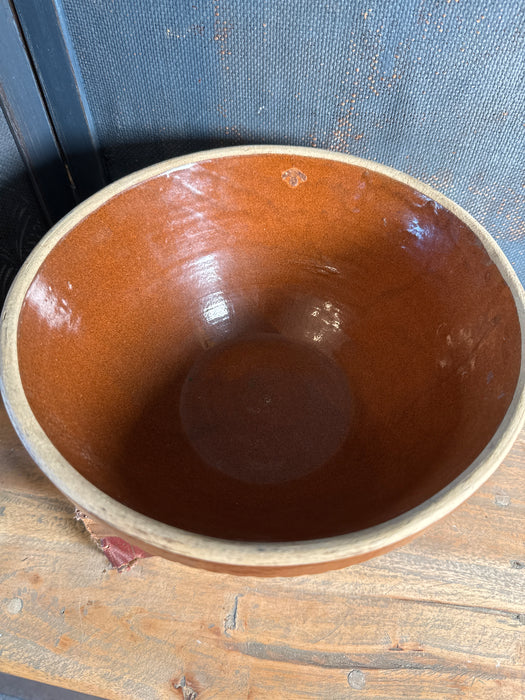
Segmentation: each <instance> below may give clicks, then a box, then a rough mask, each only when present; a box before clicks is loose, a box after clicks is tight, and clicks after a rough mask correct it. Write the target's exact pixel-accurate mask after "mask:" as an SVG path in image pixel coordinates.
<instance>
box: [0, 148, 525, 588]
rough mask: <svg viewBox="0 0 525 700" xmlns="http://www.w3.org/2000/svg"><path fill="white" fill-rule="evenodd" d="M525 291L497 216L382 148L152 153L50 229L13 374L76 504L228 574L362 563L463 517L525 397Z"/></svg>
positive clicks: (13, 332) (22, 420) (6, 342)
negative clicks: (410, 170)
mask: <svg viewBox="0 0 525 700" xmlns="http://www.w3.org/2000/svg"><path fill="white" fill-rule="evenodd" d="M523 319H524V295H523V291H522V289H521V287H520V284H519V282H518V280H517V278H516V276H515V274H514V273H513V271H512V269H511V267H510V265H509V264H508V262H507V261H506V259H505V258H504V256H503V254H502V252H501V251H500V249H499V248H498V247H497V245H496V244H495V242H494V240H493V239H492V238H491V237H490V236H489V235H488V233H487V232H486V231H485V230H484V229H483V228H482V227H481V226H480V225H479V224H478V223H477V222H476V221H475V220H473V219H472V218H471V217H470V216H469V215H468V214H467V213H466V212H465V211H463V210H462V209H460V208H459V207H458V206H457V205H455V204H454V203H452V202H451V201H450V200H448V199H447V198H446V197H444V196H442V195H441V194H439V193H438V192H436V191H434V190H431V189H430V188H429V187H427V186H425V185H423V184H421V183H420V182H417V181H416V180H414V179H413V178H411V177H408V176H407V175H404V174H402V173H399V172H396V171H394V170H391V169H389V168H386V167H384V166H381V165H378V164H376V163H372V162H368V161H363V160H360V159H358V158H353V157H350V156H346V155H341V154H336V153H331V152H323V151H318V150H314V149H303V148H284V147H283V148H281V147H239V148H230V149H222V150H217V151H210V152H205V153H199V154H196V155H192V156H187V157H183V158H176V159H174V160H171V161H167V162H164V163H161V164H159V165H155V166H153V167H150V168H146V169H145V170H142V171H140V172H138V173H136V174H133V175H131V176H129V177H127V178H124V179H123V180H120V181H119V182H116V183H115V184H113V185H110V186H109V187H107V188H106V189H104V190H102V191H101V192H99V193H98V194H96V195H95V196H93V197H92V198H91V199H89V200H88V201H86V202H84V203H83V204H81V205H80V206H79V207H77V208H76V209H75V210H73V211H72V212H71V213H70V214H68V215H67V216H66V217H65V218H64V219H63V220H62V221H60V222H59V223H58V224H57V225H56V226H55V227H54V228H53V229H52V231H51V232H50V233H49V234H48V235H47V236H46V237H45V238H44V240H43V241H42V242H41V243H40V244H39V245H38V246H37V248H36V249H35V251H34V252H33V254H32V255H31V257H30V258H29V260H28V261H27V262H26V264H25V265H24V267H23V268H22V270H21V272H20V274H19V276H18V277H17V279H16V281H15V283H14V286H13V287H12V290H11V292H10V294H9V297H8V300H7V302H6V305H5V307H4V312H3V318H2V346H1V349H2V360H1V373H2V391H3V396H4V399H5V404H6V406H7V410H8V412H9V415H10V417H11V420H12V421H13V423H14V426H15V428H16V430H17V431H18V434H19V436H20V438H21V439H22V441H23V443H24V445H25V446H26V448H27V450H28V451H29V453H30V454H31V456H32V457H33V459H34V460H35V462H36V463H37V464H38V465H39V466H40V467H41V469H42V470H43V471H44V472H45V473H46V474H47V475H48V476H49V478H50V479H51V480H52V481H53V483H54V484H56V486H57V487H58V488H59V489H60V490H61V491H62V492H63V493H64V494H65V495H66V496H68V497H69V498H70V499H71V500H72V501H73V502H74V503H75V504H77V506H78V507H79V508H80V509H81V510H82V511H84V512H86V513H88V514H90V515H91V516H93V517H94V518H95V519H98V520H99V521H101V522H102V523H104V524H105V526H106V527H107V528H108V529H110V530H111V531H112V532H115V533H118V534H120V535H121V536H122V537H124V538H125V539H127V540H128V541H131V542H132V543H135V544H137V545H138V546H140V547H142V548H143V549H145V550H146V551H149V552H152V553H157V554H161V555H162V556H165V557H169V558H172V559H174V560H177V561H182V562H185V563H188V564H193V565H196V566H202V567H206V568H210V569H214V570H219V571H230V572H235V573H257V574H265V575H271V574H296V573H305V572H311V571H320V570H325V569H329V568H334V567H340V566H344V565H346V564H349V563H353V562H357V561H362V560H363V559H366V558H369V557H371V556H373V555H375V554H378V553H381V552H384V551H386V550H388V549H390V548H392V547H393V546H395V545H397V544H399V543H401V542H403V541H406V540H408V539H410V538H411V537H412V536H414V535H415V534H416V533H417V532H419V531H421V530H423V529H424V528H426V527H427V526H429V525H431V524H432V523H433V522H435V521H436V520H438V519H439V518H441V517H442V516H444V515H446V514H447V513H450V512H451V511H452V510H453V509H454V508H456V506H458V505H459V504H460V503H461V502H462V501H464V500H465V499H466V498H467V497H468V496H469V495H470V494H472V493H473V491H474V490H475V489H477V488H478V487H479V486H480V484H482V483H483V482H484V481H485V480H486V479H487V478H488V477H489V476H490V474H491V473H492V472H493V471H494V470H495V469H496V467H497V466H498V464H499V463H500V462H501V460H502V459H503V457H504V455H505V454H506V452H507V451H508V450H509V448H510V446H511V445H512V442H513V440H514V439H515V437H516V435H517V433H518V431H519V429H520V426H521V424H522V422H523V414H524V373H523V370H522V344H523V340H522V331H521V328H522V327H523Z"/></svg>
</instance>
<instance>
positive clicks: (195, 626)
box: [0, 408, 525, 700]
mask: <svg viewBox="0 0 525 700" xmlns="http://www.w3.org/2000/svg"><path fill="white" fill-rule="evenodd" d="M524 477H525V432H523V433H522V434H521V436H520V438H519V439H518V441H517V443H516V444H515V446H514V448H513V450H512V452H511V453H510V455H509V456H508V457H507V459H506V460H505V463H504V464H503V465H502V466H501V467H500V469H499V470H498V471H497V472H496V474H495V475H494V476H493V477H492V478H491V479H490V480H489V481H488V482H487V484H485V486H484V487H483V488H482V489H481V490H480V491H479V492H478V493H477V494H475V495H474V496H473V497H472V498H471V499H470V500H469V501H468V502H467V503H466V504H465V505H463V506H462V507H461V508H459V509H458V510H457V511H456V512H455V513H453V514H452V515H451V516H449V517H448V518H446V519H445V520H443V521H442V522H440V523H438V524H437V525H435V526H434V527H432V528H431V529H429V530H428V531H427V532H426V533H425V534H424V535H421V536H420V537H419V538H417V539H416V540H415V541H414V542H413V543H411V544H410V545H406V546H405V547H403V548H401V549H398V550H397V551H394V552H392V553H390V554H387V555H385V556H382V557H379V558H377V559H373V560H371V561H369V562H367V563H365V564H361V565H358V566H354V567H351V568H348V569H345V570H342V571H336V572H332V573H328V574H322V575H318V576H302V577H297V578H290V579H285V578H278V579H257V578H237V577H234V576H226V575H222V574H212V573H207V572H202V571H197V570H193V569H190V568H186V567H184V566H181V565H177V564H173V563H170V562H168V561H164V560H162V559H159V558H156V557H153V558H151V559H145V560H142V561H139V562H138V563H137V564H135V565H134V566H133V567H132V568H131V569H130V570H129V571H126V572H122V573H119V572H118V571H117V570H115V569H111V567H110V566H109V564H108V562H107V560H106V558H105V556H104V555H103V554H102V553H101V552H100V551H99V550H97V549H96V547H95V546H94V545H93V543H92V542H91V540H90V538H89V536H88V535H87V533H86V532H85V531H84V529H83V526H82V525H81V524H79V523H77V522H75V520H74V518H73V507H72V506H71V505H70V504H69V503H68V501H66V499H65V498H63V497H62V496H61V494H60V493H59V492H58V491H57V490H56V489H55V488H54V487H53V486H52V485H51V484H50V483H49V481H48V480H47V479H46V478H45V477H44V476H43V475H42V474H41V473H40V471H39V470H38V469H37V467H36V466H34V464H33V463H32V462H31V460H30V459H29V457H28V456H27V455H26V453H25V451H24V449H23V447H22V446H21V444H20V442H19V440H18V438H17V437H16V435H15V433H14V431H13V429H12V428H11V425H10V423H9V422H8V419H7V417H6V414H5V412H4V410H3V408H2V409H1V410H0V548H1V549H0V635H1V636H0V671H3V672H5V673H11V674H15V675H18V676H23V677H26V678H31V679H35V680H40V681H45V682H47V683H52V684H54V685H59V686H62V687H66V688H71V689H74V690H81V691H83V692H86V693H92V694H94V695H98V696H101V697H103V698H108V699H113V698H118V699H119V700H120V699H124V698H125V699H126V700H134V699H135V698H137V699H139V700H153V699H156V698H166V700H170V699H176V698H183V700H205V698H234V699H236V698H271V699H272V700H280V699H281V698H283V699H285V698H327V699H329V700H337V699H339V698H385V699H388V700H392V699H395V698H404V699H406V698H425V699H431V698H447V699H448V698H456V697H458V698H459V697H461V698H476V699H479V698H487V699H489V698H490V700H503V699H506V698H512V699H513V700H514V699H518V698H524V697H525V478H524Z"/></svg>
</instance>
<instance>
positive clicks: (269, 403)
mask: <svg viewBox="0 0 525 700" xmlns="http://www.w3.org/2000/svg"><path fill="white" fill-rule="evenodd" d="M351 408H352V402H351V400H350V394H349V389H348V382H347V379H346V376H345V374H344V372H343V371H342V370H341V369H340V368H339V367H338V365H337V364H336V363H335V362H334V361H333V360H332V359H330V358H329V357H328V356H327V355H325V354H323V353H321V352H320V351H318V350H317V349H316V348H315V347H312V345H307V344H306V343H300V342H297V341H294V340H290V339H287V338H284V337H283V336H280V335H277V334H271V333H264V334H258V335H255V336H252V337H248V338H243V339H235V340H230V341H226V342H224V343H221V344H219V345H218V346H215V347H213V348H211V349H209V350H207V351H206V352H205V353H204V355H202V356H201V357H200V358H199V359H198V361H197V362H196V363H195V365H194V366H193V367H192V369H191V370H190V372H189V373H188V376H187V377H186V380H185V382H184V385H183V388H182V392H181V418H182V425H183V428H184V431H185V433H186V436H187V438H188V439H189V441H190V443H191V445H192V446H193V448H194V449H195V451H196V452H197V453H198V455H199V457H200V458H201V459H202V460H203V461H204V462H205V463H206V464H207V465H208V466H210V467H214V468H216V469H218V470H220V471H221V472H224V473H225V474H227V475H228V476H231V477H234V478H236V479H239V480H240V481H243V482H247V483H254V484H278V483H282V482H285V481H289V480H291V479H297V478H300V477H302V476H304V475H306V474H308V473H310V472H312V471H314V470H315V469H317V468H319V467H321V466H322V465H323V464H325V463H326V462H327V461H328V460H329V459H330V458H331V457H332V456H333V455H334V454H335V453H336V452H337V451H338V450H339V449H340V447H341V446H342V444H343V442H344V441H345V439H346V437H347V435H348V430H349V426H350V418H351Z"/></svg>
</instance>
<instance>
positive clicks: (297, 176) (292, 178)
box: [281, 168, 308, 187]
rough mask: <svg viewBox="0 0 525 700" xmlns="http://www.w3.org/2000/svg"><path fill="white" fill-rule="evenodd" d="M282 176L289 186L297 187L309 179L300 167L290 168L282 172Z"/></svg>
mask: <svg viewBox="0 0 525 700" xmlns="http://www.w3.org/2000/svg"><path fill="white" fill-rule="evenodd" d="M281 178H282V179H283V180H284V181H285V182H286V184H287V185H288V187H297V186H298V185H300V184H301V183H303V182H306V180H307V179H308V178H307V177H306V175H305V174H304V173H303V172H301V171H300V170H299V169H298V168H290V169H289V170H285V171H284V172H283V173H281Z"/></svg>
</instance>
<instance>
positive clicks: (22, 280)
mask: <svg viewBox="0 0 525 700" xmlns="http://www.w3.org/2000/svg"><path fill="white" fill-rule="evenodd" d="M268 153H272V154H282V155H288V156H301V157H303V156H306V157H309V158H324V159H328V160H332V161H338V162H342V163H348V164H349V165H357V166H361V167H365V168H367V169H369V170H372V171H374V172H378V173H381V174H383V175H386V176H388V177H390V178H393V179H394V180H398V181H400V182H403V183H405V184H407V185H409V186H410V187H412V188H414V189H415V190H417V191H419V192H421V193H422V194H423V195H425V196H427V197H429V198H431V199H433V200H435V201H436V202H438V203H439V204H441V205H442V206H444V207H446V208H447V209H449V210H450V211H452V212H453V213H454V214H455V215H456V216H457V217H458V218H459V219H461V220H462V221H463V222H464V223H465V224H466V225H467V226H468V227H469V228H470V229H471V230H472V231H473V232H474V233H475V234H476V235H477V236H478V238H479V239H480V240H481V242H482V243H483V245H484V247H485V249H486V250H487V252H488V254H489V255H490V257H491V258H492V260H493V261H494V262H495V263H496V265H497V267H498V268H499V270H500V272H501V274H502V276H503V278H504V279H505V280H506V282H507V284H508V285H509V287H510V289H511V291H512V293H513V296H514V300H515V303H516V307H517V310H518V315H519V319H520V326H521V328H522V329H524V328H525V293H524V291H523V288H522V286H521V284H520V282H519V280H518V278H517V276H516V274H515V272H514V271H513V269H512V267H511V266H510V263H509V262H508V261H507V259H506V258H505V256H504V254H503V252H502V251H501V250H500V248H499V246H498V245H497V244H496V242H495V241H494V240H493V238H492V237H491V236H490V235H489V234H488V233H487V231H486V230H485V229H484V228H483V227H482V226H481V225H480V224H479V223H478V222H477V221H476V220H475V219H473V218H472V217H471V216H470V215H469V214H468V213H467V212H466V211H464V210H463V209H462V208H461V207H459V206H458V205H457V204H455V203H454V202H452V201H451V200H450V199H448V198H447V197H445V196H443V195H442V194H440V193H439V192H437V191H436V190H434V189H433V188H431V187H428V186H427V185H425V184H423V183H421V182H419V181H418V180H416V179H414V178H412V177H410V176H409V175H405V174H404V173H401V172H398V171H397V170H394V169H392V168H389V167H386V166H384V165H379V164H378V163H374V162H372V161H368V160H363V159H361V158H356V157H354V156H349V155H344V154H340V153H333V152H331V151H323V150H320V149H314V148H295V147H286V146H239V147H233V148H222V149H216V150H211V151H203V152H201V153H197V154H193V155H189V156H183V157H179V158H173V159H171V160H167V161H164V162H162V163H158V164H156V165H153V166H151V167H148V168H145V169H143V170H140V171H138V172H136V173H133V174H132V175H129V176H128V177H125V178H122V179H121V180H119V181H117V182H115V183H113V184H111V185H109V186H108V187H105V188H104V189H103V190H101V191H100V192H97V193H96V194H95V195H93V196H92V197H90V198H89V199H88V200H86V201H85V202H83V203H82V204H80V205H79V206H77V207H76V208H75V209H73V211H71V212H70V213H69V214H67V216H65V217H64V218H63V219H62V220H61V221H59V222H58V223H57V224H56V225H55V226H54V227H53V228H52V229H51V230H50V231H49V233H48V234H47V235H46V236H45V237H44V238H43V239H42V241H41V242H40V243H39V244H38V245H37V246H36V248H35V249H34V251H33V253H32V254H31V255H30V257H29V258H28V260H27V261H26V262H25V264H24V265H23V267H22V268H21V270H20V272H19V274H18V275H17V277H16V279H15V281H14V283H13V285H12V287H11V290H10V292H9V295H8V297H7V300H6V302H5V305H4V309H3V312H2V325H1V338H0V353H1V357H0V363H1V366H0V389H1V391H2V395H3V398H4V402H5V405H6V408H7V411H8V414H9V416H10V418H11V421H12V423H13V425H14V427H15V429H16V431H17V433H18V435H19V437H20V439H21V441H22V443H23V444H24V446H25V448H26V449H27V451H28V452H29V454H30V455H31V457H32V458H33V460H34V461H35V462H36V463H37V465H38V466H39V467H40V468H41V469H42V471H43V472H44V473H45V474H46V475H47V476H48V477H49V479H50V480H51V481H52V482H53V483H54V484H55V486H57V488H58V489H60V491H62V493H64V494H65V495H66V496H67V497H68V498H70V499H71V500H72V501H73V502H74V503H76V504H77V505H78V506H79V507H80V508H83V509H85V510H86V512H88V513H90V514H92V515H94V516H95V517H97V518H100V519H101V520H103V521H104V522H105V523H106V524H108V525H110V526H113V527H114V528H116V529H117V530H119V531H121V532H122V533H127V534H128V535H129V536H130V537H133V538H136V539H138V540H141V541H142V542H144V544H145V545H146V546H147V545H151V546H152V547H155V548H160V549H163V550H165V551H166V552H170V553H172V554H173V555H175V557H176V556H177V555H179V556H183V557H190V558H193V559H199V560H204V561H208V562H212V563H215V564H219V565H220V564H225V565H237V566H250V567H286V566H301V565H312V564H320V563H323V562H330V561H335V560H340V559H346V558H350V557H357V556H360V555H363V554H366V553H369V552H373V551H375V550H377V549H380V548H383V547H389V546H393V545H395V544H396V543H397V542H400V541H401V540H404V539H406V538H409V537H411V536H412V535H415V534H416V533H418V532H420V531H421V530H423V529H424V528H426V527H428V526H429V525H431V524H432V523H434V522H436V521H437V520H439V519H440V518H442V517H443V516H445V515H447V514H448V513H450V512H451V511H452V510H454V508H456V507H457V506H458V505H460V504H461V503H462V502H463V501H465V500H466V499H467V498H468V497H469V496H470V495H471V494H472V493H474V491H476V489H478V488H479V487H480V486H481V484H483V483H484V482H485V481H486V480H487V479H488V478H489V476H490V475H491V474H492V473H493V472H494V471H495V470H496V468H497V467H498V465H499V464H500V463H501V462H502V461H503V459H504V457H505V455H506V454H507V453H508V451H509V450H510V448H511V446H512V444H513V442H514V440H515V439H516V437H517V435H518V433H519V431H520V429H521V426H522V425H523V422H524V420H525V391H524V386H525V369H524V362H523V360H522V364H521V371H520V376H519V380H518V385H517V387H516V391H515V393H514V397H513V400H512V402H511V404H510V407H509V409H508V411H507V413H506V415H505V418H504V419H503V421H502V423H501V424H500V426H499V428H498V430H497V431H496V433H495V434H494V436H493V438H492V440H491V441H490V443H489V444H488V445H487V446H486V448H485V449H484V450H483V452H482V453H481V454H480V455H479V456H478V458H477V459H476V460H475V461H474V462H473V463H472V464H471V465H470V466H469V467H468V469H467V470H466V471H465V472H463V473H462V474H461V475H460V476H459V477H458V478H457V479H455V480H454V481H453V482H451V483H450V484H449V485H448V486H447V487H446V488H444V489H443V490H442V491H440V492H439V493H437V494H436V495H435V496H433V497H432V498H430V499H429V500H427V501H425V502H424V503H422V504H421V505H419V506H418V507H416V508H414V509H412V510H410V511H408V512H407V513H404V514H403V515H401V516H399V517H397V518H394V519H392V520H389V521H387V522H385V523H382V524H380V525H376V526H374V527H371V528H368V529H366V530H361V531H359V532H354V533H352V534H348V535H341V536H337V537H331V538H326V539H318V540H308V541H304V542H283V543H270V544H269V543H258V542H255V543H254V542H237V541H230V540H223V539H217V538H213V537H207V536H202V535H196V534H193V533H190V532H186V531H185V530H180V529H178V528H175V527H172V526H170V525H165V524H163V523H161V522H158V521H156V520H153V519H151V518H148V517H146V516H144V515H141V514H139V513H137V512H135V511H133V510H132V509H130V508H128V507H126V506H124V505H122V504H121V503H119V502H118V501H116V500H114V499H113V498H110V497H109V496H107V495H106V494H105V493H103V492H102V491H100V490H99V489H98V488H96V487H95V486H93V484H91V483H90V482H89V481H87V480H86V479H85V478H84V477H82V476H81V475H80V474H79V473H78V472H77V471H76V470H75V469H74V468H73V467H72V466H71V465H70V464H69V462H67V461H66V460H65V459H64V457H62V455H61V454H60V453H59V452H58V450H56V448H55V447H54V446H53V445H52V443H51V442H50V440H49V439H48V438H47V436H46V434H45V433H44V431H43V429H42V428H41V426H40V424H39V423H38V421H37V420H36V418H35V416H34V414H33V412H32V410H31V408H30V406H29V403H28V401H27V399H26V396H25V393H24V389H23V387H22V381H21V377H20V372H19V367H18V357H17V328H18V319H19V316H20V311H21V308H22V304H23V300H24V297H25V295H26V292H27V290H28V288H29V286H30V284H31V282H32V281H33V279H34V277H35V275H36V273H37V271H38V269H39V267H40V265H41V264H42V263H43V261H44V260H45V258H46V256H47V255H48V253H49V252H50V251H51V250H52V249H53V247H54V246H55V245H56V244H57V243H58V241H59V240H60V239H61V238H62V237H63V236H65V235H67V233H68V232H69V231H70V230H71V229H72V228H73V227H75V226H76V225H77V224H78V223H79V222H80V221H81V220H82V219H84V218H85V217H86V216H88V215H89V214H90V213H91V212H93V211H94V210H96V209H97V208H98V207H100V206H101V205H102V204H104V203H105V202H107V201H108V200H109V199H111V198H112V197H114V196H115V195H117V194H120V193H121V192H123V191H124V190H127V189H129V188H130V187H133V186H135V185H137V184H139V183H142V182H144V181H146V180H149V179H151V178H154V177H156V176H158V175H162V174H165V175H167V174H169V173H171V172H173V171H174V170H179V169H182V168H186V167H188V166H190V165H193V164H194V163H198V162H202V161H206V160H215V159H219V158H228V157H232V156H251V155H256V154H268ZM524 335H525V334H524V332H523V331H522V358H523V357H525V340H524Z"/></svg>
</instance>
